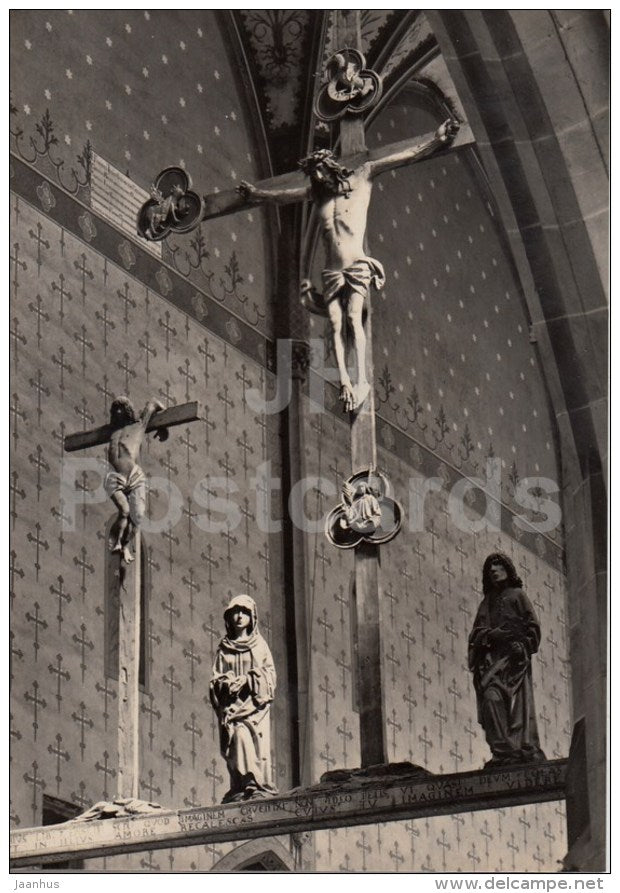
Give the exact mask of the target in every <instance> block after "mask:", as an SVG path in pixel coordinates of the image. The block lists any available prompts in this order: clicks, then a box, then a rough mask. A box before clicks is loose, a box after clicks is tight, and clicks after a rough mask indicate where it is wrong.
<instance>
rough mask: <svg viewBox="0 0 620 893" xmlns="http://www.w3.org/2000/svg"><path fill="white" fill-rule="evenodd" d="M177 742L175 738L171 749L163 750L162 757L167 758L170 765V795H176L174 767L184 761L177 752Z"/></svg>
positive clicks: (171, 742)
mask: <svg viewBox="0 0 620 893" xmlns="http://www.w3.org/2000/svg"><path fill="white" fill-rule="evenodd" d="M174 751H175V743H174V741H173V740H171V741H170V747H169V750H162V753H161V755H162V757H163V758H164V760H166V761H167V762H168V763H169V765H170V775H169V776H168V783H169V784H170V796H171V797H173V796H174V768H175V766H180V765H181V764H182V762H183V760H182V759H181V757H180V756H178V755H177V754H175V752H174Z"/></svg>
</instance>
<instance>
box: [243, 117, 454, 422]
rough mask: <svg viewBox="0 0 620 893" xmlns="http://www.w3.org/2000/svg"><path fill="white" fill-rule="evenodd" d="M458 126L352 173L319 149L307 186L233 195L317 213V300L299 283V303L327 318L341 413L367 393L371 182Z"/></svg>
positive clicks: (372, 269) (373, 264) (311, 159)
mask: <svg viewBox="0 0 620 893" xmlns="http://www.w3.org/2000/svg"><path fill="white" fill-rule="evenodd" d="M458 129H459V125H458V122H456V121H454V120H448V121H446V122H444V123H443V124H442V125H441V127H439V128H438V129H437V131H436V133H435V135H434V136H433V138H432V139H429V140H427V141H426V142H422V143H418V144H416V145H413V146H409V147H408V148H406V149H403V150H402V151H394V152H393V153H392V154H390V155H387V156H385V157H383V158H380V159H378V160H375V161H370V160H369V161H365V162H363V163H362V164H360V165H359V166H358V167H356V168H355V169H354V170H348V169H347V168H346V167H344V166H343V165H342V164H340V163H339V162H338V161H337V160H336V159H335V158H334V155H333V153H332V152H331V150H329V149H319V150H317V151H315V152H312V153H311V154H310V155H308V157H307V158H304V159H303V160H302V161H300V162H299V166H300V167H301V169H302V171H303V172H304V173H305V174H306V175H307V176H308V177H309V178H310V185H309V186H305V187H304V186H301V187H290V188H286V187H282V188H276V187H271V188H267V189H258V188H257V187H255V186H253V185H252V184H251V183H247V182H246V181H245V180H242V181H241V184H240V185H239V187H238V191H239V192H240V193H241V195H243V197H244V198H245V199H246V200H247V201H256V202H257V203H259V202H274V203H276V204H286V203H288V202H294V201H300V200H304V199H309V200H311V201H312V202H313V203H314V205H315V207H316V208H317V211H318V214H319V218H320V221H321V230H322V236H323V241H324V244H325V265H326V266H325V269H324V270H323V274H322V279H323V289H324V290H323V294H322V295H320V294H318V293H317V292H315V291H314V290H313V289H312V287H311V284H310V282H309V280H304V282H303V283H302V297H303V298H304V299H305V302H306V303H307V305H308V306H309V309H311V310H313V311H314V312H318V313H321V314H322V315H324V316H328V317H329V320H330V323H331V326H332V333H333V338H334V350H335V354H336V361H337V363H338V372H339V375H340V400H341V401H342V405H343V410H344V411H352V410H356V409H359V408H360V407H361V405H362V404H363V402H364V400H365V399H366V397H367V396H368V393H369V391H370V383H369V381H368V379H367V376H366V335H365V333H364V325H363V310H364V301H365V300H366V298H367V297H368V294H369V290H370V285H371V284H372V285H374V286H375V288H377V289H379V288H382V287H383V285H384V283H385V274H384V271H383V267H382V265H381V264H380V263H379V261H378V260H375V259H374V258H372V257H369V255H368V254H367V252H366V238H365V237H366V221H367V216H368V206H369V204H370V197H371V194H372V181H373V180H374V178H375V177H376V176H377V175H378V174H381V173H383V172H384V171H388V170H392V169H393V168H395V167H399V166H400V165H403V164H407V163H408V162H411V161H418V160H420V159H422V158H425V157H427V156H428V155H430V154H432V152H434V151H435V150H436V149H438V148H442V147H444V146H446V145H447V144H449V143H450V142H452V140H453V139H454V137H455V136H456V134H457V132H458ZM347 320H348V322H349V325H350V326H351V330H352V332H353V347H354V352H355V362H356V371H357V382H356V384H355V386H354V385H353V383H352V382H351V378H350V376H349V373H348V371H347V365H346V357H345V338H344V335H345V331H344V329H345V321H347Z"/></svg>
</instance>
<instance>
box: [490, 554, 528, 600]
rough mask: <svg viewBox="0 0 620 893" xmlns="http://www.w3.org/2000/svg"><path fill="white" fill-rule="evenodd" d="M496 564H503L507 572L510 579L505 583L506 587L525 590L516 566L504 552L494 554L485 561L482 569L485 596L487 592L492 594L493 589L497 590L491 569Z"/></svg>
mask: <svg viewBox="0 0 620 893" xmlns="http://www.w3.org/2000/svg"><path fill="white" fill-rule="evenodd" d="M494 564H501V565H502V567H503V568H504V570H505V571H506V575H507V577H508V579H507V581H506V582H505V585H506V586H513V587H516V588H518V589H522V588H523V582H522V580H521V578H520V577H519V576H518V575H517V571H516V569H515V566H514V564H513V563H512V560H511V559H510V558H509V557H508V556H507V555H505V554H504V553H503V552H493V553H492V554H491V555H489V556H488V557H487V558H486V559H485V562H484V565H483V568H482V591H483V592H484V593H485V594H486V593H487V592H491V591H492V590H493V589H495V588H496V584H495V582H494V581H493V577H492V573H491V569H492V567H493V565H494Z"/></svg>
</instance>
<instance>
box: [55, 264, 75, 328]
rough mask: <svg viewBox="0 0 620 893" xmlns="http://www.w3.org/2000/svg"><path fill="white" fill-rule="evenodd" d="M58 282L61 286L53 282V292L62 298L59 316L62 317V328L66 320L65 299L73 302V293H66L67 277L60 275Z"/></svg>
mask: <svg viewBox="0 0 620 893" xmlns="http://www.w3.org/2000/svg"><path fill="white" fill-rule="evenodd" d="M58 282H59V283H60V285H57V284H56V282H52V291H53V292H58V297H59V298H60V306H59V308H58V315H59V317H60V325H61V326H62V324H63V323H64V320H65V298H66V299H67V300H68V301H72V300H73V295H72V294H71V292H69V291H66V289H65V277H64V274H63V273H59V274H58Z"/></svg>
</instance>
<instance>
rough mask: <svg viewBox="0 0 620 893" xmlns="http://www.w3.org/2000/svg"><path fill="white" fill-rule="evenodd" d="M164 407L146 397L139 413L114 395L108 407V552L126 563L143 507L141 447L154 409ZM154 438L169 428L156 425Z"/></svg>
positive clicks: (163, 436)
mask: <svg viewBox="0 0 620 893" xmlns="http://www.w3.org/2000/svg"><path fill="white" fill-rule="evenodd" d="M163 409H165V407H164V404H163V403H160V402H159V400H149V402H148V403H147V404H146V406H145V407H144V409H143V410H142V412H141V413H140V416H139V417H137V416H136V411H135V409H134V407H133V404H132V402H131V400H130V399H129V398H128V397H116V399H115V400H114V401H113V402H112V406H111V407H110V426H111V428H112V432H111V434H110V442H109V444H108V462H109V463H110V465H111V466H112V471H110V472H108V474H107V475H106V477H105V480H104V483H103V485H104V488H105V491H106V493H107V494H108V496H109V497H110V499H111V500H112V502H113V503H114V505H115V506H116V508H117V509H118V515H117V518H116V520H115V521H114V523H113V524H112V527H111V529H110V540H109V545H110V551H111V552H120V554H121V558H122V560H123V561H124V562H125V563H126V564H129V563H130V562H131V561H133V555H132V554H131V552H130V550H129V543H130V541H131V538H132V535H133V533H134V531H135V530H137V528H138V527H139V526H140V524H141V522H142V519H143V518H144V512H145V510H146V477H145V475H144V472H143V471H142V468H141V467H140V466H139V465H138V458H139V456H140V447H141V446H142V441H143V440H144V437H145V435H146V429H147V427H148V424H149V422H150V421H151V419H152V418H153V416H154V415H155V413H156V412H161V411H162V410H163ZM155 437H156V438H157V439H158V440H160V441H162V442H163V441H165V440H168V429H167V428H157V429H156V430H155Z"/></svg>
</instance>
